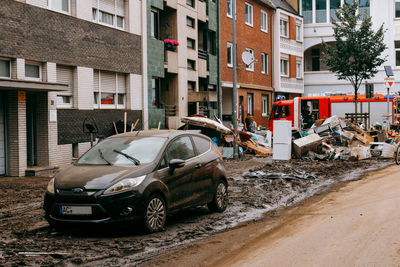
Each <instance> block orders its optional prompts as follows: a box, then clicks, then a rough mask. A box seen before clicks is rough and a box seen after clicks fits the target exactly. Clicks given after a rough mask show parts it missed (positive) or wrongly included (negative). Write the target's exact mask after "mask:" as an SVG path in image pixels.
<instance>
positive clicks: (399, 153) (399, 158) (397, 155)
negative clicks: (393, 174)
mask: <svg viewBox="0 0 400 267" xmlns="http://www.w3.org/2000/svg"><path fill="white" fill-rule="evenodd" d="M394 161H395V162H396V164H397V165H400V146H398V147H397V149H396V152H395V153H394Z"/></svg>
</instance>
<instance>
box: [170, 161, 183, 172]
mask: <svg viewBox="0 0 400 267" xmlns="http://www.w3.org/2000/svg"><path fill="white" fill-rule="evenodd" d="M183 166H185V161H184V160H183V159H171V160H170V161H169V169H170V172H173V171H174V170H175V169H177V168H182V167H183Z"/></svg>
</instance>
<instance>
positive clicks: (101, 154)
mask: <svg viewBox="0 0 400 267" xmlns="http://www.w3.org/2000/svg"><path fill="white" fill-rule="evenodd" d="M98 151H99V155H100V158H101V159H102V160H104V161H105V162H107V164H108V165H112V164H111V162H110V161H108V160H107V159H106V158H105V157H104V155H103V151H101V149H99V150H98Z"/></svg>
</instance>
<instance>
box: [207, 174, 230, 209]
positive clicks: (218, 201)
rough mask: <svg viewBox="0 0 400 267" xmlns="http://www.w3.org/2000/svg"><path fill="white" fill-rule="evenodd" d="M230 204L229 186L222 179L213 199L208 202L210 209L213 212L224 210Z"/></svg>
mask: <svg viewBox="0 0 400 267" xmlns="http://www.w3.org/2000/svg"><path fill="white" fill-rule="evenodd" d="M227 206H228V187H227V185H226V183H225V182H224V181H222V180H220V181H219V182H218V184H217V188H216V190H215V193H214V198H213V201H212V202H210V203H208V209H209V210H210V211H211V212H223V211H224V210H226V207H227Z"/></svg>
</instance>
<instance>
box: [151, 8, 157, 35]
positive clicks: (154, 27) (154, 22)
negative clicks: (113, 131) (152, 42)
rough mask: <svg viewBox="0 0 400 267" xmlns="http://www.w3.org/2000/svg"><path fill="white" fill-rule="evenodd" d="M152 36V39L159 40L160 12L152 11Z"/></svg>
mask: <svg viewBox="0 0 400 267" xmlns="http://www.w3.org/2000/svg"><path fill="white" fill-rule="evenodd" d="M150 20H151V22H150V34H151V37H153V38H155V39H158V12H157V11H156V10H151V18H150Z"/></svg>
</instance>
